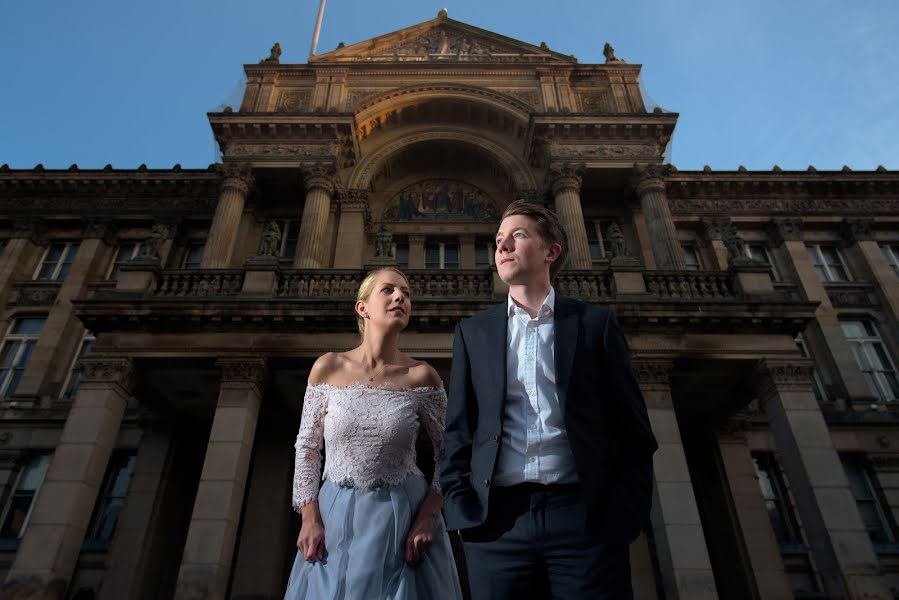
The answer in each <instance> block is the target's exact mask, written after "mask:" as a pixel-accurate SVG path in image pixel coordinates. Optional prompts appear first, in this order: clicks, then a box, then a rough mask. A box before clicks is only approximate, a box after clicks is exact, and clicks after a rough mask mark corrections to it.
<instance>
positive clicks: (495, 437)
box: [493, 435, 499, 444]
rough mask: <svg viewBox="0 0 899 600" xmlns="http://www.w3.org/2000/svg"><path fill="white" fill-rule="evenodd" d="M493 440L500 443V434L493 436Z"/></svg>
mask: <svg viewBox="0 0 899 600" xmlns="http://www.w3.org/2000/svg"><path fill="white" fill-rule="evenodd" d="M493 441H494V442H496V443H497V444H498V443H499V436H498V435H495V436H493Z"/></svg>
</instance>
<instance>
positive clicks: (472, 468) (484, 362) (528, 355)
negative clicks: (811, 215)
mask: <svg viewBox="0 0 899 600" xmlns="http://www.w3.org/2000/svg"><path fill="white" fill-rule="evenodd" d="M566 254H567V238H566V236H565V232H564V231H563V230H562V228H561V226H560V225H559V221H558V218H557V217H556V215H555V214H553V213H552V212H551V211H549V210H547V209H545V208H543V207H540V206H537V205H534V204H530V203H527V202H524V201H521V200H519V201H516V202H513V203H512V204H511V205H509V207H508V208H507V209H506V211H505V213H503V219H502V222H501V223H500V226H499V231H498V232H497V235H496V267H497V271H498V273H499V276H500V278H501V279H502V280H503V281H504V282H506V284H508V285H509V297H508V300H507V302H504V303H503V304H501V305H499V306H496V307H494V308H491V309H488V310H486V311H483V312H481V313H479V314H477V315H475V316H473V317H471V318H470V319H465V320H463V321H462V322H460V323H459V324H458V325H457V326H456V331H455V339H454V342H453V365H452V373H451V376H450V388H449V406H448V408H447V420H446V436H445V444H446V459H445V461H444V463H443V468H442V476H441V485H442V487H443V494H444V511H445V515H446V522H447V526H448V528H449V529H458V530H460V534H461V537H462V541H463V547H464V550H465V557H466V563H467V566H468V575H469V583H470V587H471V592H472V597H473V598H474V599H475V600H488V599H489V600H503V599H512V598H515V599H519V598H546V597H548V596H549V595H550V594H551V595H552V596H553V597H555V598H563V599H565V600H577V599H581V598H583V599H586V598H590V599H591V600H592V599H594V598H616V599H618V598H631V597H632V596H633V592H632V590H631V580H630V562H629V554H628V546H629V544H630V542H632V541H633V540H634V539H635V538H636V537H637V536H638V535H639V534H640V532H641V531H642V530H644V529H645V528H646V527H647V525H648V521H649V509H650V503H651V496H652V453H653V452H655V450H656V448H657V445H656V441H655V438H654V437H653V434H652V430H651V429H650V425H649V418H648V416H647V413H646V405H645V403H644V401H643V396H642V394H641V393H640V389H639V388H638V386H637V382H636V379H635V377H634V374H633V371H632V370H631V367H630V360H629V355H628V349H627V343H626V342H625V339H624V335H623V334H622V332H621V328H620V327H619V325H618V322H617V320H616V318H615V314H614V312H612V311H611V310H609V309H606V308H600V307H596V306H592V305H589V304H586V303H583V302H580V301H577V300H573V299H571V298H565V297H562V296H558V295H557V294H556V293H555V290H553V288H552V285H551V281H552V278H553V277H554V276H555V275H556V273H558V271H559V270H560V268H561V266H562V264H563V262H564V260H565V256H566Z"/></svg>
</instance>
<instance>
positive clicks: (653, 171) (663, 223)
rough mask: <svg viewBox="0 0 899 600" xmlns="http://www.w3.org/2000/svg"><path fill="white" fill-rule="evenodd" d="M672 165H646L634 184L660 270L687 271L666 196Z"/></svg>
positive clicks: (638, 173)
mask: <svg viewBox="0 0 899 600" xmlns="http://www.w3.org/2000/svg"><path fill="white" fill-rule="evenodd" d="M670 170H671V166H670V165H643V166H640V167H638V168H637V169H636V173H635V177H634V184H635V188H636V191H637V197H638V198H640V207H641V208H642V209H643V216H644V218H645V219H646V228H647V229H648V230H649V237H650V241H651V243H652V253H653V255H654V256H655V262H656V266H657V267H658V268H659V269H666V270H667V269H684V268H685V267H686V264H685V262H684V254H683V251H682V250H681V247H680V244H679V243H678V241H677V230H676V229H675V227H674V220H673V219H672V217H671V209H670V208H669V207H668V199H667V198H666V196H665V177H666V176H667V175H668V173H669V172H670Z"/></svg>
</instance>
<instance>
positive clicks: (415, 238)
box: [406, 233, 425, 244]
mask: <svg viewBox="0 0 899 600" xmlns="http://www.w3.org/2000/svg"><path fill="white" fill-rule="evenodd" d="M406 239H408V240H409V243H410V244H424V243H425V234H423V233H410V234H409V235H407V236H406Z"/></svg>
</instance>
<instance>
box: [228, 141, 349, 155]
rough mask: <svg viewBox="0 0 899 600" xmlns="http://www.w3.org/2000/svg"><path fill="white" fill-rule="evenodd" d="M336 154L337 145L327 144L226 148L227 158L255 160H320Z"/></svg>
mask: <svg viewBox="0 0 899 600" xmlns="http://www.w3.org/2000/svg"><path fill="white" fill-rule="evenodd" d="M337 153H338V148H337V145H336V144H334V143H328V144H245V143H235V144H231V145H230V146H228V155H229V156H246V157H255V158H320V157H329V158H330V157H334V156H336V155H337Z"/></svg>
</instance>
